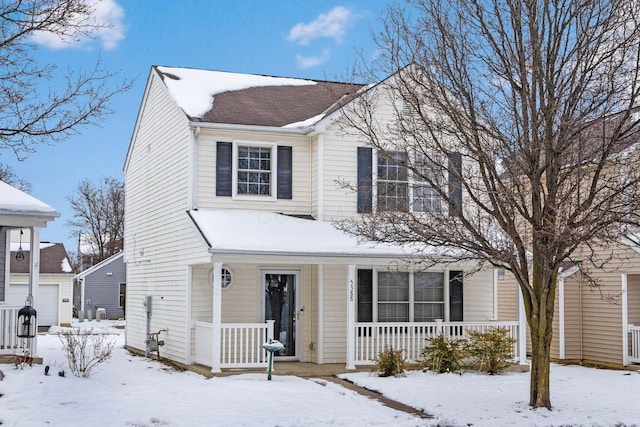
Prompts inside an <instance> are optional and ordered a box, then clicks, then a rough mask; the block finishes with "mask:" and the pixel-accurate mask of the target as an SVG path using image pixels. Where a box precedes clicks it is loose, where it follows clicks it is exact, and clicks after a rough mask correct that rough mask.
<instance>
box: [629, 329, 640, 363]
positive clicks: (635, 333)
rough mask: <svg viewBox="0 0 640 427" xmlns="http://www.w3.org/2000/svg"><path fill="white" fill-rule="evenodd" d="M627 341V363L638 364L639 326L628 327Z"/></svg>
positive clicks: (639, 350) (639, 347) (639, 352)
mask: <svg viewBox="0 0 640 427" xmlns="http://www.w3.org/2000/svg"><path fill="white" fill-rule="evenodd" d="M629 339H630V341H631V343H630V345H629V350H630V352H631V354H630V355H629V362H630V363H640V326H635V325H629Z"/></svg>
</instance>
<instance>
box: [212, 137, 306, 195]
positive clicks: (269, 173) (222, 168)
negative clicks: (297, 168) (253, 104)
mask: <svg viewBox="0 0 640 427" xmlns="http://www.w3.org/2000/svg"><path fill="white" fill-rule="evenodd" d="M292 170H293V147H290V146H285V145H276V144H274V143H263V142H255V143H248V142H242V141H240V142H218V143H217V150H216V196H226V197H235V196H240V197H254V196H255V197H256V198H258V199H260V198H261V199H265V200H275V199H276V198H277V199H291V198H292V197H293V174H292Z"/></svg>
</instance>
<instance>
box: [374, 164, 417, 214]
mask: <svg viewBox="0 0 640 427" xmlns="http://www.w3.org/2000/svg"><path fill="white" fill-rule="evenodd" d="M406 161H407V155H406V153H402V152H399V151H394V152H390V153H387V155H378V181H377V204H378V210H382V211H406V210H407V209H408V207H409V174H408V173H407V167H406V166H405V164H406Z"/></svg>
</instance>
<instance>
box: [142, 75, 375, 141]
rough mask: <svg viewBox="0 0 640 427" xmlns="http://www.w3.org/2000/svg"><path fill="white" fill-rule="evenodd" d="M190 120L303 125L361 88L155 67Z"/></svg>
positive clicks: (331, 108)
mask: <svg viewBox="0 0 640 427" xmlns="http://www.w3.org/2000/svg"><path fill="white" fill-rule="evenodd" d="M153 68H154V70H155V71H156V72H157V73H158V75H159V76H160V78H161V79H162V81H163V82H164V84H165V86H166V87H167V90H168V92H169V95H170V96H171V98H172V99H173V100H174V102H175V103H176V105H177V106H178V107H180V109H182V111H183V112H184V113H185V115H186V116H187V117H188V118H189V119H190V120H191V121H193V122H201V123H216V124H236V125H252V126H268V127H282V128H302V127H308V126H311V125H312V124H314V123H315V122H317V121H318V120H321V119H322V118H323V117H324V116H325V115H326V114H328V113H330V112H332V111H334V110H335V109H336V105H343V104H344V103H345V102H347V101H348V100H351V99H353V97H355V96H356V94H357V92H358V90H359V89H360V88H362V87H363V85H362V84H356V83H342V82H329V81H323V80H309V79H297V78H289V77H273V76H265V75H257V74H242V73H229V72H223V71H211V70H199V69H193V68H175V67H164V66H154V67H153Z"/></svg>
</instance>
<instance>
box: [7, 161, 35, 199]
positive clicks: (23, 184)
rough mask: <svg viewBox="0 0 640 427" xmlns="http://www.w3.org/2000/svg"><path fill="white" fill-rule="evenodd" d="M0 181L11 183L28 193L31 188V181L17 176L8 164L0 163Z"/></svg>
mask: <svg viewBox="0 0 640 427" xmlns="http://www.w3.org/2000/svg"><path fill="white" fill-rule="evenodd" d="M0 181H4V182H6V183H7V184H9V185H13V186H14V187H16V188H17V189H19V190H22V191H24V192H25V193H28V192H30V191H31V190H32V186H31V183H30V182H29V181H26V180H24V179H22V178H19V177H18V176H17V175H16V173H15V172H14V171H13V168H12V167H11V166H9V165H5V164H2V163H0Z"/></svg>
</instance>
